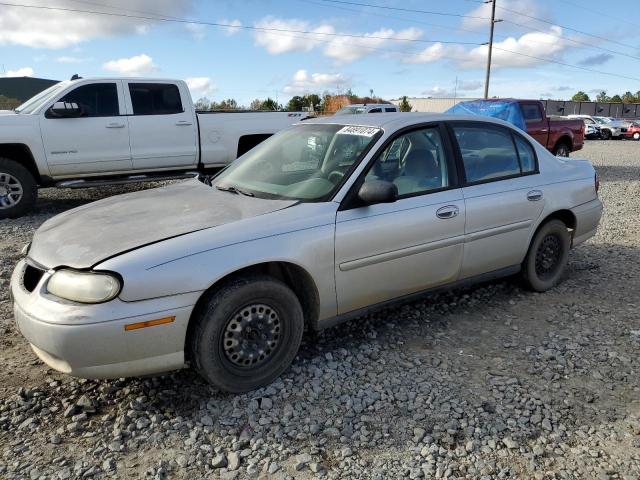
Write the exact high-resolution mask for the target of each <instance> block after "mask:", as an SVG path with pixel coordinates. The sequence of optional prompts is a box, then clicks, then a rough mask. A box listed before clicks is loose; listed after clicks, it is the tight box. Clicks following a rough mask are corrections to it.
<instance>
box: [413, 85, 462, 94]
mask: <svg viewBox="0 0 640 480" xmlns="http://www.w3.org/2000/svg"><path fill="white" fill-rule="evenodd" d="M421 94H422V95H424V96H425V97H453V95H454V91H453V90H449V89H447V88H443V87H441V86H439V85H434V86H433V87H431V88H429V89H427V90H424V91H423V92H421Z"/></svg>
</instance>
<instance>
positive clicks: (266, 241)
mask: <svg viewBox="0 0 640 480" xmlns="http://www.w3.org/2000/svg"><path fill="white" fill-rule="evenodd" d="M597 191H598V180H597V175H596V172H595V171H594V169H593V167H592V166H591V164H590V163H589V162H588V161H586V160H575V159H564V158H556V157H554V156H553V155H552V154H551V153H549V152H548V151H547V150H546V149H545V148H544V147H543V146H542V145H541V144H539V143H538V142H537V141H535V140H534V139H533V138H532V137H531V136H529V135H527V134H526V133H524V132H522V131H521V130H520V129H518V128H516V127H514V126H512V125H511V124H508V123H506V122H503V121H501V120H496V119H491V118H483V117H477V116H474V117H468V116H456V115H450V114H437V115H436V114H431V115H429V114H418V113H414V114H405V113H400V114H389V115H352V116H340V117H325V118H322V119H317V120H311V121H309V122H304V123H302V124H298V125H296V126H294V127H291V128H289V129H287V130H284V131H282V132H280V133H278V134H277V135H275V136H273V137H272V138H270V139H268V140H266V141H265V142H263V143H261V144H260V145H258V146H257V147H256V148H254V149H253V150H251V151H250V152H248V153H247V154H246V155H244V156H243V157H241V158H240V159H239V160H237V161H235V162H233V163H232V164H231V165H230V166H229V167H227V168H226V169H225V170H224V171H223V172H221V173H219V174H218V175H217V176H215V177H213V178H211V177H202V178H200V179H192V180H189V181H186V182H183V183H179V184H174V185H171V186H167V187H163V188H158V189H153V190H147V191H142V192H136V193H130V194H126V195H122V196H116V197H111V198H107V199H104V200H100V201H98V202H95V203H93V204H88V205H84V206H82V207H79V208H76V209H74V210H69V211H67V212H65V213H63V214H61V215H58V216H57V217H54V218H52V219H50V220H48V221H46V222H45V223H44V224H43V225H42V226H41V227H40V228H39V229H38V230H37V231H36V233H35V235H34V237H33V241H32V243H31V245H30V246H28V247H26V248H25V258H23V259H22V260H21V261H20V262H19V263H18V265H17V267H16V268H15V271H14V273H13V276H12V280H11V286H10V288H11V294H12V298H13V301H14V313H15V318H16V321H17V324H18V328H19V330H20V331H21V332H22V334H23V335H24V336H25V337H26V338H27V340H28V341H29V343H30V344H31V346H32V348H33V350H34V351H35V353H36V354H37V355H38V356H39V357H40V358H41V359H42V360H43V361H44V362H45V363H46V364H48V365H49V366H51V367H52V368H55V369H57V370H60V371H62V372H65V373H68V374H71V375H75V376H80V377H88V378H117V377H127V376H133V375H147V374H153V373H159V372H166V371H168V370H173V369H178V368H182V367H184V366H186V365H187V364H190V365H192V366H194V367H195V369H196V370H197V371H198V372H199V373H200V374H201V375H202V376H203V377H204V378H205V379H206V380H208V381H209V382H210V383H211V384H213V385H215V386H217V387H218V388H220V389H222V390H226V391H231V392H245V391H248V390H252V389H255V388H258V387H261V386H263V385H266V384H268V383H270V382H272V381H273V380H274V379H275V378H276V377H278V376H279V375H280V374H281V373H282V372H283V371H284V370H285V369H286V368H287V367H288V366H289V365H290V363H291V362H292V361H293V359H294V358H295V356H296V353H297V351H298V347H299V346H300V343H301V340H302V334H303V330H304V329H305V327H306V328H308V329H310V330H317V329H323V328H327V327H330V326H332V325H335V324H337V323H340V322H342V321H345V320H349V319H355V318H357V317H359V316H361V315H363V314H365V313H367V312H369V311H371V309H373V308H380V307H383V306H385V305H388V304H390V303H393V302H401V301H406V300H408V299H411V298H413V297H414V296H417V295H422V294H424V293H428V292H433V291H436V290H439V289H443V288H452V287H455V286H460V285H468V284H470V283H473V282H478V281H486V280H489V279H495V278H499V277H505V276H510V275H514V274H519V275H520V278H521V279H522V281H523V282H524V284H525V285H526V286H528V287H529V288H530V289H532V290H534V291H538V292H543V291H546V290H548V289H550V288H553V287H554V286H555V285H556V284H558V282H560V280H561V279H562V277H563V275H564V272H565V265H566V263H567V259H568V256H569V251H570V249H571V248H573V247H576V246H578V245H579V244H581V243H582V242H584V241H585V240H587V239H588V238H590V237H591V236H593V235H594V234H595V232H596V229H597V227H598V223H599V221H600V216H601V213H602V203H601V202H600V200H599V199H598V194H597ZM541 301H542V300H541ZM354 321H357V320H354Z"/></svg>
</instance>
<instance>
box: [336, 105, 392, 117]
mask: <svg viewBox="0 0 640 480" xmlns="http://www.w3.org/2000/svg"><path fill="white" fill-rule="evenodd" d="M399 111H400V109H399V108H398V106H397V105H394V104H393V103H354V104H352V105H347V106H346V107H342V108H341V109H340V110H338V111H337V112H336V113H334V115H359V114H361V113H397V112H399Z"/></svg>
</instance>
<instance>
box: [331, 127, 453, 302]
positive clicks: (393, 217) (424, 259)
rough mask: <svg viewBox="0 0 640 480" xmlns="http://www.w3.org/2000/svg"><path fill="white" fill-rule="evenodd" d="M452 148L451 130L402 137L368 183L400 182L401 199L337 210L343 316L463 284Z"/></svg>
mask: <svg viewBox="0 0 640 480" xmlns="http://www.w3.org/2000/svg"><path fill="white" fill-rule="evenodd" d="M447 142H448V138H447V134H446V130H444V129H441V128H440V127H439V126H438V125H432V126H425V127H421V128H418V129H416V130H412V131H410V132H406V133H403V134H400V135H398V136H397V137H396V138H395V139H393V140H392V141H391V142H390V143H388V144H387V146H386V147H385V148H384V149H383V151H382V152H380V153H379V155H378V156H377V157H376V159H375V161H374V163H373V164H372V166H371V168H370V170H369V171H368V173H366V176H365V177H364V180H363V181H369V180H384V181H388V182H393V183H394V184H395V185H396V187H397V188H398V193H399V198H398V200H397V201H395V202H394V203H382V204H376V205H368V206H358V205H357V204H356V205H354V206H352V207H350V206H345V207H344V209H342V210H340V211H338V213H337V216H336V237H335V258H336V270H335V274H336V292H337V298H338V311H339V313H340V314H342V313H347V312H350V311H353V310H357V309H359V308H363V307H366V306H370V305H373V304H376V303H380V302H384V301H387V300H391V299H394V298H398V297H402V296H404V295H408V294H411V293H415V292H418V291H421V290H426V289H429V288H431V287H435V286H438V285H443V284H446V283H450V282H453V281H455V280H456V279H457V277H458V274H459V272H460V264H461V260H462V252H463V240H464V237H463V235H464V221H465V209H464V200H463V197H462V191H461V190H460V188H459V187H458V186H457V176H456V168H455V163H454V162H453V158H452V154H451V149H450V147H449V144H448V143H447ZM359 184H361V181H360V182H356V184H355V185H356V186H354V188H357V186H358V185H359Z"/></svg>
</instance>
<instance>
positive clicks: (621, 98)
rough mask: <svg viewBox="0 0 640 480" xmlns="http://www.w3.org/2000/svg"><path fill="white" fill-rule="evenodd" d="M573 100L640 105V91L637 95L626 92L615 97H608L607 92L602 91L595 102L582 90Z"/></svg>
mask: <svg viewBox="0 0 640 480" xmlns="http://www.w3.org/2000/svg"><path fill="white" fill-rule="evenodd" d="M571 100H572V101H574V102H592V101H596V102H600V103H607V102H610V103H640V90H638V91H637V92H636V93H635V94H633V93H631V92H624V93H623V94H622V95H613V96H611V97H610V96H609V95H607V92H606V90H602V91H601V92H600V93H598V94H597V95H596V97H595V99H594V100H591V98H589V95H587V94H586V93H585V92H583V91H582V90H580V91H579V92H578V93H576V94H575V95H574V96H573V97H571Z"/></svg>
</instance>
